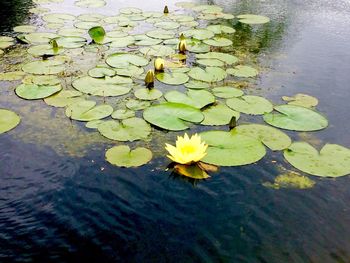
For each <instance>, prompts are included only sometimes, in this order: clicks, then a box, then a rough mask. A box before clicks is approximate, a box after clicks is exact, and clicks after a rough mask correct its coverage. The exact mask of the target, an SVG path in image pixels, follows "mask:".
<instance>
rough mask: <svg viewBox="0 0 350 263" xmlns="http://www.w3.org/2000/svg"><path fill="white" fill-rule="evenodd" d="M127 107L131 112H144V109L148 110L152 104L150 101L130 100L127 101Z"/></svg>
mask: <svg viewBox="0 0 350 263" xmlns="http://www.w3.org/2000/svg"><path fill="white" fill-rule="evenodd" d="M125 106H126V107H127V108H128V109H129V110H144V109H146V108H148V107H149V106H151V103H150V102H149V101H144V100H134V99H130V100H128V101H127V103H126V104H125Z"/></svg>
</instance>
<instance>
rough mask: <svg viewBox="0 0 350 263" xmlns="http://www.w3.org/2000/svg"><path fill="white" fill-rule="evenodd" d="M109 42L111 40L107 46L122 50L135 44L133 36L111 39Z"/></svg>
mask: <svg viewBox="0 0 350 263" xmlns="http://www.w3.org/2000/svg"><path fill="white" fill-rule="evenodd" d="M110 40H112V42H111V43H110V45H109V46H110V47H112V48H123V47H127V46H130V45H132V44H134V43H135V38H134V37H133V36H126V37H119V38H111V39H109V41H110Z"/></svg>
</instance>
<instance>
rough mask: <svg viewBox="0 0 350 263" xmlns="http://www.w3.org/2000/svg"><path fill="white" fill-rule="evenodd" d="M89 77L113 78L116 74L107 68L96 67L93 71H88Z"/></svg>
mask: <svg viewBox="0 0 350 263" xmlns="http://www.w3.org/2000/svg"><path fill="white" fill-rule="evenodd" d="M88 74H89V76H90V77H93V78H104V77H106V76H107V77H113V76H115V75H116V74H117V73H116V72H115V71H114V70H113V69H110V68H107V67H96V68H93V69H90V70H89V72H88Z"/></svg>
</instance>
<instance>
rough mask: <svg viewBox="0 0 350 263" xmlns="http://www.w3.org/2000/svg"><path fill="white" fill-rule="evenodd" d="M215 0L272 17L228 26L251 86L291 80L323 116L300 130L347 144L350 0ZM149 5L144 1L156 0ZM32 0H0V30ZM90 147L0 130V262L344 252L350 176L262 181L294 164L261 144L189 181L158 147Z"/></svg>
mask: <svg viewBox="0 0 350 263" xmlns="http://www.w3.org/2000/svg"><path fill="white" fill-rule="evenodd" d="M67 2H69V1H67ZM157 3H158V4H157ZM212 3H214V4H218V5H221V6H223V7H225V10H226V11H228V12H232V13H234V14H239V13H244V12H249V13H258V14H265V15H268V16H270V17H271V18H272V22H271V23H270V24H268V25H265V26H263V27H262V28H261V29H259V30H255V31H254V30H251V29H249V28H242V29H241V30H240V32H241V33H239V32H237V33H238V35H237V39H236V40H237V42H239V43H244V44H245V45H246V46H247V48H248V50H249V51H250V52H253V53H257V54H258V56H259V59H260V63H261V64H262V65H263V66H264V68H266V70H264V72H263V73H262V74H261V77H260V79H259V81H258V85H257V89H255V90H251V93H253V94H259V93H263V94H265V96H267V97H269V98H270V99H271V100H273V101H275V102H280V97H281V96H282V95H293V94H295V93H298V92H301V93H308V94H311V95H313V96H316V97H317V98H318V99H319V100H320V105H319V106H318V109H319V110H320V111H321V112H322V113H324V114H325V115H326V116H327V117H328V119H329V121H330V127H329V128H327V129H326V130H324V131H321V132H317V133H311V135H309V137H307V138H308V139H309V140H308V141H310V140H311V141H313V142H314V143H315V145H316V146H317V147H320V146H322V145H323V144H324V143H326V142H330V143H338V144H341V145H344V146H346V147H350V136H349V133H348V131H349V130H350V123H349V121H348V119H349V116H348V111H349V110H350V107H349V104H348V100H349V99H350V45H349V43H350V3H349V1H346V0H339V1H334V0H328V1H327V0H320V1H297V0H294V1H293V0H289V1H280V0H265V1H244V0H241V1H238V0H237V1H229V0H225V1H224V0H223V1H212ZM113 5H114V6H116V10H117V8H118V7H119V5H120V6H126V5H131V6H139V5H138V4H137V1H121V2H120V3H119V2H118V1H113ZM144 5H145V4H144ZM150 5H153V6H149V5H145V7H144V8H145V9H152V8H153V9H154V8H155V7H157V8H156V9H157V10H158V9H159V10H160V9H161V8H162V6H163V3H162V2H160V1H155V0H154V1H152V3H150ZM30 6H31V4H30V3H29V2H26V1H1V3H0V19H1V22H0V31H2V32H10V30H11V28H12V27H13V26H15V25H18V24H22V23H25V22H26V21H29V18H28V16H27V9H28V8H29V7H30ZM53 7H54V8H57V10H56V9H54V8H52V9H53V10H55V11H57V12H60V11H61V10H65V8H66V6H65V5H62V6H60V5H53ZM65 11H67V10H65ZM238 31H239V30H238ZM238 38H239V39H238ZM238 40H240V41H238ZM237 45H238V44H237ZM2 88H4V87H2ZM6 94H9V93H6V92H4V90H3V91H2V93H1V96H5V95H6ZM9 96H10V95H9ZM0 106H6V105H0ZM14 109H15V108H14ZM19 129H20V128H19ZM42 133H43V134H44V133H45V131H42ZM289 134H290V135H291V136H292V137H293V139H296V140H298V139H299V140H301V138H304V137H302V136H303V135H297V134H296V133H289ZM96 148H97V149H95V148H94V149H92V150H91V151H88V152H87V153H85V154H83V155H82V156H81V157H74V156H73V157H72V156H65V155H62V154H58V153H57V152H56V151H54V150H53V149H51V148H50V147H48V146H43V145H37V144H33V143H30V142H28V141H25V142H23V141H21V142H18V140H17V139H16V138H15V137H14V136H12V133H11V132H10V133H7V134H3V135H1V136H0V262H31V261H33V262H249V263H255V262H261V263H265V262H266V263H282V262H296V263H299V262H300V263H302V262H314V263H332V262H337V263H343V262H350V190H349V189H350V178H349V177H342V178H339V179H336V180H332V179H319V178H315V177H311V176H310V178H312V179H313V180H315V181H316V185H315V187H314V188H312V189H309V190H298V189H280V190H275V189H270V188H267V187H264V186H262V183H263V182H265V181H273V179H274V178H275V177H276V176H277V175H278V174H280V173H281V171H280V169H279V166H282V167H285V168H286V169H291V167H290V166H289V165H288V164H287V163H286V162H285V161H284V160H283V158H282V153H280V152H278V153H272V152H270V153H268V155H267V156H266V157H265V158H264V159H263V160H261V161H260V162H258V163H256V164H254V165H249V166H243V167H237V168H222V169H221V170H220V172H219V173H216V174H213V176H212V178H211V179H210V180H207V181H202V182H198V183H196V184H194V185H193V184H191V183H190V182H188V181H186V180H184V179H181V178H178V177H174V176H172V175H171V174H170V173H169V172H166V171H164V166H165V165H164V164H166V163H167V161H166V160H165V159H164V158H156V159H155V160H153V161H152V162H151V163H150V164H148V165H146V166H144V167H142V168H141V169H122V168H117V167H113V166H111V165H109V164H107V163H106V162H105V160H104V156H103V154H101V153H104V151H105V150H104V149H105V148H108V147H106V145H102V146H101V145H100V146H96ZM272 160H277V164H274V163H271V161H272Z"/></svg>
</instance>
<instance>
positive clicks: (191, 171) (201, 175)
mask: <svg viewBox="0 0 350 263" xmlns="http://www.w3.org/2000/svg"><path fill="white" fill-rule="evenodd" d="M174 170H175V172H176V173H177V174H180V175H183V176H187V177H189V178H192V179H197V180H202V179H207V178H209V177H210V176H209V175H208V174H207V173H206V172H205V171H204V170H202V169H201V168H200V167H198V165H197V164H193V165H185V164H176V165H175V166H174Z"/></svg>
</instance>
